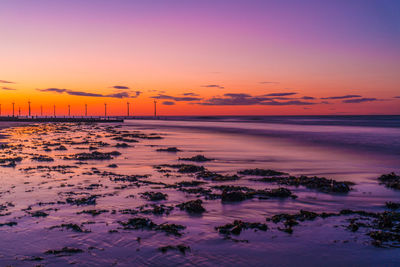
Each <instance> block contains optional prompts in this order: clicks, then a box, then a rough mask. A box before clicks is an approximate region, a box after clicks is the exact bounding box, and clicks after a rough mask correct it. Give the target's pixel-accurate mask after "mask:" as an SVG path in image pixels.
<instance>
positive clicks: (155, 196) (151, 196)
mask: <svg viewBox="0 0 400 267" xmlns="http://www.w3.org/2000/svg"><path fill="white" fill-rule="evenodd" d="M140 194H141V196H142V198H144V199H147V200H150V201H159V200H166V199H167V196H168V195H167V194H163V193H161V192H153V191H149V192H144V193H140Z"/></svg>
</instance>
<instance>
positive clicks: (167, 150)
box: [156, 147, 181, 152]
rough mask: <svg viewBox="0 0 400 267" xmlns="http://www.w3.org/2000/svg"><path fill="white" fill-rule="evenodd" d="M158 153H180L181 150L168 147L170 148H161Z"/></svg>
mask: <svg viewBox="0 0 400 267" xmlns="http://www.w3.org/2000/svg"><path fill="white" fill-rule="evenodd" d="M156 151H158V152H179V151H181V150H180V149H178V148H176V147H168V148H159V149H157V150H156Z"/></svg>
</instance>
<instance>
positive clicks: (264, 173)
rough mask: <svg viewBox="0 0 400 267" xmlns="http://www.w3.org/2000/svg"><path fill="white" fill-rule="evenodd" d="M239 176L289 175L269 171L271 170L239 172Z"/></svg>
mask: <svg viewBox="0 0 400 267" xmlns="http://www.w3.org/2000/svg"><path fill="white" fill-rule="evenodd" d="M238 173H239V174H242V175H254V176H279V175H285V174H287V173H284V172H279V171H274V170H269V169H258V168H256V169H246V170H243V171H238Z"/></svg>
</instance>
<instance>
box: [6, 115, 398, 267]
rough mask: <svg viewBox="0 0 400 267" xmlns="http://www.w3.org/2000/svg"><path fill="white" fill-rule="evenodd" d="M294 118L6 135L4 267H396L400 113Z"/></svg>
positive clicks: (23, 129)
mask: <svg viewBox="0 0 400 267" xmlns="http://www.w3.org/2000/svg"><path fill="white" fill-rule="evenodd" d="M306 119H307V122H306ZM311 119H312V121H310V120H311ZM317 119H318V120H317ZM301 120H302V122H301V121H300V118H298V117H291V118H280V119H279V118H268V117H260V118H258V119H257V120H256V121H254V120H249V118H201V119H196V118H191V119H182V118H170V119H167V120H149V119H142V120H125V122H124V123H116V124H83V123H80V124H73V123H55V124H50V123H48V124H46V123H44V124H31V125H19V126H13V127H10V128H2V129H1V134H2V135H4V139H3V140H2V142H3V143H4V145H3V147H2V149H1V150H0V153H1V157H0V158H1V159H2V163H1V166H2V167H1V168H0V177H1V179H0V185H1V192H0V200H1V201H0V204H1V205H0V226H1V227H0V238H1V240H2V242H3V244H8V245H7V246H2V247H1V249H0V265H4V266H6V265H12V266H32V265H34V264H43V265H44V266H47V265H49V266H54V265H57V266H68V265H71V264H75V265H77V266H132V265H151V266H176V265H184V266H198V265H201V266H216V265H218V266H231V265H235V266H265V265H266V264H268V265H274V266H295V265H297V264H298V263H299V262H301V263H302V265H308V266H321V265H324V266H337V265H352V266H376V265H380V263H382V262H385V266H398V265H399V264H400V257H399V256H398V248H397V247H398V246H399V240H397V238H398V236H397V232H396V231H397V229H398V225H399V223H400V222H399V218H400V216H398V213H397V212H396V211H395V210H396V209H395V206H391V205H387V203H394V204H395V203H399V202H400V191H399V190H395V189H393V188H389V186H388V184H387V183H385V182H384V180H383V179H381V180H379V179H378V178H379V177H381V175H383V174H389V173H392V172H394V173H396V174H399V173H400V164H399V163H400V159H399V147H400V127H399V124H398V122H399V118H398V116H395V117H394V118H393V117H384V116H383V117H379V118H365V117H363V118H355V119H353V121H352V122H349V119H348V118H346V119H342V118H334V120H333V118H331V117H330V118H329V117H328V118H325V117H324V118H316V117H310V118H301ZM388 216H389V219H388ZM382 218H384V219H385V222H386V224H384V225H382V224H381V223H382V220H383V219H382ZM388 221H390V224H389V223H388ZM379 231H380V233H382V231H383V232H387V233H390V234H391V236H390V238H382V236H378V234H379V233H378V232H379ZM392 239H393V240H392Z"/></svg>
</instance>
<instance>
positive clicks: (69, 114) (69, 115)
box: [68, 105, 71, 117]
mask: <svg viewBox="0 0 400 267" xmlns="http://www.w3.org/2000/svg"><path fill="white" fill-rule="evenodd" d="M68 117H71V106H70V105H68Z"/></svg>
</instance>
